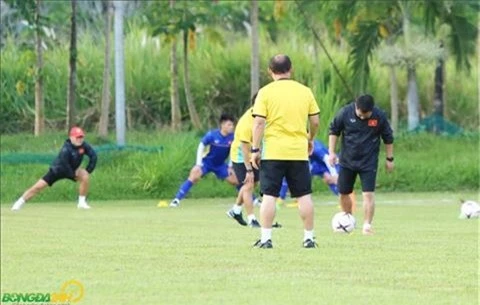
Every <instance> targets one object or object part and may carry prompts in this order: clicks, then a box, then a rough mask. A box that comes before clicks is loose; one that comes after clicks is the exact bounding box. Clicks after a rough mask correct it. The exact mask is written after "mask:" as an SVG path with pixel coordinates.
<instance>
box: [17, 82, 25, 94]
mask: <svg viewBox="0 0 480 305" xmlns="http://www.w3.org/2000/svg"><path fill="white" fill-rule="evenodd" d="M15 88H16V89H17V94H18V95H20V96H22V95H23V94H24V93H25V83H24V82H22V81H21V80H19V81H18V82H17V84H16V85H15Z"/></svg>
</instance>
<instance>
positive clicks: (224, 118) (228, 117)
mask: <svg viewBox="0 0 480 305" xmlns="http://www.w3.org/2000/svg"><path fill="white" fill-rule="evenodd" d="M225 121H232V122H235V118H234V117H233V115H230V114H227V113H222V115H221V116H220V120H219V122H220V124H222V123H223V122H225Z"/></svg>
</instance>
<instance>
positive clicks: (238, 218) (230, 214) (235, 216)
mask: <svg viewBox="0 0 480 305" xmlns="http://www.w3.org/2000/svg"><path fill="white" fill-rule="evenodd" d="M227 216H228V217H230V218H233V219H235V220H236V221H237V222H238V223H239V224H240V225H242V226H246V225H247V223H246V222H245V220H243V217H242V213H240V214H235V213H234V212H233V210H228V212H227Z"/></svg>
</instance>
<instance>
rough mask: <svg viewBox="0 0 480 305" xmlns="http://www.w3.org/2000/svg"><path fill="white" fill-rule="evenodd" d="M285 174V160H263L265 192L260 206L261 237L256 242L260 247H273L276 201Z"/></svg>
mask: <svg viewBox="0 0 480 305" xmlns="http://www.w3.org/2000/svg"><path fill="white" fill-rule="evenodd" d="M284 176H285V162H284V161H273V160H263V161H262V165H261V169H260V187H261V191H262V193H263V199H262V205H261V206H260V223H261V226H262V229H261V238H260V240H259V241H258V242H257V243H256V244H255V245H256V246H257V245H258V246H259V247H260V248H272V242H271V239H272V226H273V219H274V218H275V201H276V199H277V196H278V193H279V192H280V188H281V187H282V179H283V177H284Z"/></svg>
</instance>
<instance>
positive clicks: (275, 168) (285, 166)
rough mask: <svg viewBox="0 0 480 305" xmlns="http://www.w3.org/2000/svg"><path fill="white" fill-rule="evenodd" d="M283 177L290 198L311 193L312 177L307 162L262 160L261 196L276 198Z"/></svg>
mask: <svg viewBox="0 0 480 305" xmlns="http://www.w3.org/2000/svg"><path fill="white" fill-rule="evenodd" d="M283 177H285V178H286V179H287V183H288V188H289V189H290V194H291V196H292V197H294V198H296V197H301V196H304V195H308V194H311V193H312V176H311V175H310V167H309V164H308V161H284V160H262V162H261V163H260V189H261V191H262V193H263V194H265V195H269V196H274V197H278V196H279V193H280V189H281V187H282V180H283Z"/></svg>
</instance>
